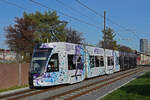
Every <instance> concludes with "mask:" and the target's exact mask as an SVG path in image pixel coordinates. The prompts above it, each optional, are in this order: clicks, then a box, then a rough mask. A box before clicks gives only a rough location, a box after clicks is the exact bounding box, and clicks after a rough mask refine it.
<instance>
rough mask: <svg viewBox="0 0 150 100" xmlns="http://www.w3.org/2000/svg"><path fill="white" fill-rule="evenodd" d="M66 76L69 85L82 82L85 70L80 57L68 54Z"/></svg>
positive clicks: (82, 58) (82, 59)
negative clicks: (67, 76)
mask: <svg viewBox="0 0 150 100" xmlns="http://www.w3.org/2000/svg"><path fill="white" fill-rule="evenodd" d="M68 75H69V80H70V83H71V84H72V83H76V82H80V81H82V80H84V78H85V68H84V57H83V56H82V55H73V54H68Z"/></svg>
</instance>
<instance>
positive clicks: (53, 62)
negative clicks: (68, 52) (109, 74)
mask: <svg viewBox="0 0 150 100" xmlns="http://www.w3.org/2000/svg"><path fill="white" fill-rule="evenodd" d="M57 71H59V59H58V53H56V54H53V55H52V56H51V58H50V60H49V63H48V67H47V72H57Z"/></svg>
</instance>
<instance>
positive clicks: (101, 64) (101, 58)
mask: <svg viewBox="0 0 150 100" xmlns="http://www.w3.org/2000/svg"><path fill="white" fill-rule="evenodd" d="M100 66H101V67H103V66H104V58H103V56H100Z"/></svg>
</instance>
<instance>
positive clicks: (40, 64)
mask: <svg viewBox="0 0 150 100" xmlns="http://www.w3.org/2000/svg"><path fill="white" fill-rule="evenodd" d="M51 51H52V48H36V49H35V50H34V52H33V56H32V61H31V68H30V71H32V72H35V73H42V72H43V71H44V68H45V67H46V62H47V59H48V57H49V55H50V53H51Z"/></svg>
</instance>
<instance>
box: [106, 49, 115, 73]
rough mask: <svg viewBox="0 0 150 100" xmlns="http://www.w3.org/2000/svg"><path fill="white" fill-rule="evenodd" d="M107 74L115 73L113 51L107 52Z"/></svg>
mask: <svg viewBox="0 0 150 100" xmlns="http://www.w3.org/2000/svg"><path fill="white" fill-rule="evenodd" d="M105 66H106V74H112V73H113V72H114V55H113V51H112V50H106V65H105Z"/></svg>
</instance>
